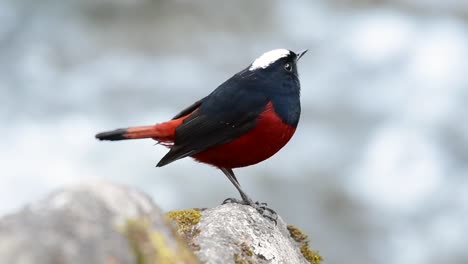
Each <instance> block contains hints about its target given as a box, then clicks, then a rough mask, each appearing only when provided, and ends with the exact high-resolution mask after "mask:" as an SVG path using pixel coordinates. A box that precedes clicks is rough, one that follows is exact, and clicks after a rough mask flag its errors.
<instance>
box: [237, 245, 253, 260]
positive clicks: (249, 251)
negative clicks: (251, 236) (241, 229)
mask: <svg viewBox="0 0 468 264" xmlns="http://www.w3.org/2000/svg"><path fill="white" fill-rule="evenodd" d="M240 248H241V250H242V253H244V254H245V255H247V256H249V257H252V256H253V254H254V253H253V251H252V249H250V247H249V246H247V244H246V243H245V242H243V243H242V244H240Z"/></svg>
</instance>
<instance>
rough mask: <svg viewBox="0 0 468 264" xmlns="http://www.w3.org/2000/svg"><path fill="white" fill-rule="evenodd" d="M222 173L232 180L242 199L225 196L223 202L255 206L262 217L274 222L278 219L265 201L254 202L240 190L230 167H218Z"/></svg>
mask: <svg viewBox="0 0 468 264" xmlns="http://www.w3.org/2000/svg"><path fill="white" fill-rule="evenodd" d="M220 169H221V170H222V171H223V173H224V174H225V175H226V177H228V179H229V180H230V181H231V182H232V184H233V185H234V186H235V187H236V189H237V190H238V191H239V193H240V196H241V198H242V200H238V199H235V198H227V199H226V200H224V202H223V204H225V203H238V204H243V205H250V206H252V207H253V208H255V209H256V210H257V211H258V212H259V213H260V214H261V215H263V216H264V217H266V218H268V219H270V220H272V221H274V222H275V223H276V220H277V219H278V215H277V214H276V212H275V211H274V210H273V209H270V208H268V207H267V204H266V203H259V202H254V201H253V200H252V199H250V197H249V196H248V195H247V194H246V193H245V192H244V191H243V190H242V188H241V186H240V184H239V181H238V180H237V178H236V175H234V172H233V171H232V169H227V168H220Z"/></svg>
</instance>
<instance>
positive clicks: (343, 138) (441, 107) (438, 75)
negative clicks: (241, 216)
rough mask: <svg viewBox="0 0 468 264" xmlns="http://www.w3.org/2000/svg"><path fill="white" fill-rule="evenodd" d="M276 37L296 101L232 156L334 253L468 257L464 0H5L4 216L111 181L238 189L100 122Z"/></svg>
mask: <svg viewBox="0 0 468 264" xmlns="http://www.w3.org/2000/svg"><path fill="white" fill-rule="evenodd" d="M274 48H288V49H292V50H296V51H298V50H301V49H304V48H309V53H308V54H307V55H306V56H305V57H304V58H303V59H302V60H301V62H300V65H299V73H300V78H301V83H302V105H303V114H302V118H301V122H300V125H299V128H298V130H297V133H296V135H295V137H294V138H293V139H292V141H291V142H290V143H289V144H288V145H287V146H286V147H285V148H284V149H283V150H282V151H280V152H279V153H278V154H277V155H276V156H274V157H273V158H271V159H270V160H268V161H266V162H263V163H261V164H259V165H256V166H253V167H249V168H245V169H239V170H237V174H238V178H239V180H240V181H241V183H242V184H243V186H244V188H245V190H246V191H247V193H249V194H250V195H251V196H253V197H254V198H255V199H258V200H261V201H268V202H269V205H270V206H271V207H273V208H275V209H276V210H277V211H278V212H279V213H280V214H281V215H282V216H284V217H285V218H286V221H288V222H290V223H294V224H297V225H298V226H300V227H302V228H303V229H304V230H305V231H306V232H307V233H308V234H309V235H310V238H311V240H312V246H313V247H314V248H317V249H319V250H320V252H321V254H322V255H324V256H325V260H326V263H347V264H365V263H398V264H418V263H453V264H458V263H460V264H462V263H468V250H467V237H468V222H467V221H468V220H467V219H468V179H467V176H468V115H467V110H468V107H467V104H468V1H462V0H459V1H457V0H327V1H326V0H322V1H318V0H317V1H307V0H303V1H279V0H277V1H267V0H262V1H207V0H202V1H188V0H179V1H155V0H153V1H151V0H68V1H61V0H45V1H33V0H1V1H0V122H1V125H0V131H1V137H0V146H1V147H0V162H1V166H0V173H1V178H0V214H5V213H7V212H9V211H12V210H14V209H17V208H19V207H21V206H22V205H23V204H25V203H27V202H31V201H33V200H36V199H38V198H39V197H41V196H43V195H44V194H45V193H47V192H48V191H50V190H52V189H54V188H57V187H60V186H63V185H65V184H74V183H78V182H83V181H89V180H95V179H105V180H112V181H116V182H120V183H125V184H130V185H133V186H136V187H138V188H140V189H142V190H144V191H146V192H148V193H149V194H151V195H152V197H153V198H154V200H155V201H156V202H157V203H158V204H159V205H160V206H161V207H162V208H163V209H165V210H170V209H175V208H189V207H213V206H216V205H218V204H219V203H220V202H221V201H222V200H223V199H224V198H226V197H235V196H237V195H238V194H237V193H236V191H235V188H234V187H233V186H232V185H231V184H230V183H229V181H228V180H227V179H226V178H225V177H224V176H223V174H222V173H221V172H220V171H218V170H215V169H213V168H211V167H209V166H206V165H202V164H198V163H196V162H193V161H191V160H190V159H185V160H181V161H179V162H177V163H174V164H171V165H169V166H167V167H164V168H155V167H154V166H155V165H156V163H157V161H158V160H159V159H160V158H161V157H162V156H163V155H164V153H165V152H166V151H167V150H166V149H164V148H163V147H161V146H153V142H152V141H150V140H143V141H131V142H129V141H127V142H119V143H108V142H98V141H96V140H95V139H94V134H95V133H96V132H100V131H102V130H106V129H113V128H117V127H125V126H128V125H146V124H152V123H156V122H160V121H163V120H166V119H168V118H170V117H172V116H173V115H174V114H175V113H176V112H177V111H178V110H180V109H182V108H183V107H185V106H187V105H189V104H190V103H191V102H192V101H194V100H195V99H198V98H201V97H202V96H204V95H206V94H207V93H209V92H210V91H211V90H213V89H214V88H215V87H216V86H217V85H218V84H220V83H221V82H222V81H224V80H225V79H227V78H228V77H230V76H231V75H232V74H234V73H236V72H237V71H239V70H240V69H242V68H244V67H246V66H247V65H248V64H249V63H251V62H252V61H253V60H254V59H255V58H256V57H258V56H259V55H260V54H261V53H263V52H265V51H267V50H270V49H274Z"/></svg>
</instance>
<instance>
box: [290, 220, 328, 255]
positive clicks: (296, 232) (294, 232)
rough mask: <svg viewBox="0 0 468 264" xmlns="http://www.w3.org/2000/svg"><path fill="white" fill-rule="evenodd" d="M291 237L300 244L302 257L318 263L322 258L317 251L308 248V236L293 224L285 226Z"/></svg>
mask: <svg viewBox="0 0 468 264" xmlns="http://www.w3.org/2000/svg"><path fill="white" fill-rule="evenodd" d="M287 228H288V231H289V234H290V235H291V238H292V239H294V241H296V242H297V243H299V245H300V250H301V253H302V255H303V256H304V258H305V259H306V260H307V261H308V262H309V263H312V264H320V263H321V262H322V260H323V258H322V256H320V255H319V254H318V252H316V251H314V250H312V249H310V247H309V242H310V241H309V240H308V236H307V235H306V234H305V233H304V232H302V231H301V230H300V229H299V228H297V227H295V226H294V225H288V226H287Z"/></svg>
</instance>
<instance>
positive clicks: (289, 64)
mask: <svg viewBox="0 0 468 264" xmlns="http://www.w3.org/2000/svg"><path fill="white" fill-rule="evenodd" d="M284 69H285V70H286V71H288V72H291V71H292V69H293V66H292V64H291V63H286V64H285V65H284Z"/></svg>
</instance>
